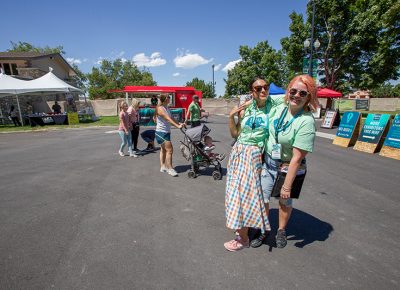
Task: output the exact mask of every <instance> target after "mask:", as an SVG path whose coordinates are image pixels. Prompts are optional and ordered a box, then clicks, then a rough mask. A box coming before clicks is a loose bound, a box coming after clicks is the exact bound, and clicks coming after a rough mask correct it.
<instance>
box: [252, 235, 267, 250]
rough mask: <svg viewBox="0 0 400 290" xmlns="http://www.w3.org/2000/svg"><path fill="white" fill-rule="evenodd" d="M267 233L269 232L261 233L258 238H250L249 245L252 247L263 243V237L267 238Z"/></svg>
mask: <svg viewBox="0 0 400 290" xmlns="http://www.w3.org/2000/svg"><path fill="white" fill-rule="evenodd" d="M268 233H269V232H265V233H263V234H261V235H260V236H259V237H258V238H256V239H254V240H252V241H251V243H250V246H251V247H252V248H258V247H260V246H261V245H262V244H263V243H264V241H265V239H266V238H267V235H268Z"/></svg>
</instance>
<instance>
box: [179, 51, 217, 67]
mask: <svg viewBox="0 0 400 290" xmlns="http://www.w3.org/2000/svg"><path fill="white" fill-rule="evenodd" d="M212 61H213V59H212V58H211V59H205V58H204V57H202V56H201V55H199V54H197V53H185V54H184V55H183V54H180V55H178V56H177V57H175V59H174V63H175V66H176V67H181V68H184V69H190V68H195V67H198V66H200V65H204V64H207V63H210V62H212Z"/></svg>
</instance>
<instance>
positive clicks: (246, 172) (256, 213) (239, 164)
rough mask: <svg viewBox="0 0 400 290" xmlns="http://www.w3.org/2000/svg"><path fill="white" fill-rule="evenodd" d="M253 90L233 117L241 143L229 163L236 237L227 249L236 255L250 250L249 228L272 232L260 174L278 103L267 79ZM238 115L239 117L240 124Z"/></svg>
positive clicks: (230, 216) (230, 218) (229, 222)
mask: <svg viewBox="0 0 400 290" xmlns="http://www.w3.org/2000/svg"><path fill="white" fill-rule="evenodd" d="M249 89H250V91H251V95H252V99H251V100H250V101H248V102H246V103H244V104H241V105H240V106H238V107H235V108H233V109H232V111H231V112H230V114H229V129H230V133H231V135H232V137H233V138H237V141H236V143H235V145H234V146H233V148H232V151H231V154H230V158H229V161H228V172H227V181H226V192H225V215H226V226H227V227H228V228H230V229H233V230H235V232H236V238H235V239H233V240H231V241H229V242H226V243H225V244H224V246H225V248H226V249H227V250H228V251H232V252H234V251H238V250H241V249H243V248H248V247H249V237H248V228H249V227H252V228H258V229H261V231H262V232H265V231H269V230H270V226H269V222H268V216H267V212H266V210H265V208H264V199H263V193H262V189H261V180H260V173H261V167H262V152H263V150H264V147H265V146H264V145H265V141H266V140H267V136H268V113H269V111H270V110H271V108H272V107H274V106H276V105H277V104H275V103H274V101H273V100H272V99H271V98H270V97H269V96H268V94H269V85H268V84H267V82H266V81H265V80H264V79H263V78H261V77H257V78H254V79H253V80H252V81H251V82H250V85H249ZM281 102H282V101H281ZM243 112H244V114H242V113H243ZM235 115H238V122H237V123H235Z"/></svg>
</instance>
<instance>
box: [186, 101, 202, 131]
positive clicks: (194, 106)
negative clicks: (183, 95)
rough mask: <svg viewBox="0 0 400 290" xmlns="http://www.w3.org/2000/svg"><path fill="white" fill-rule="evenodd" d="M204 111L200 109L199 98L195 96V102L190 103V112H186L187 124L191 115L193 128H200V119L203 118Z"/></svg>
mask: <svg viewBox="0 0 400 290" xmlns="http://www.w3.org/2000/svg"><path fill="white" fill-rule="evenodd" d="M203 111H204V110H203V109H202V108H200V104H199V96H197V95H194V96H193V101H192V102H191V103H190V105H189V107H188V110H187V112H186V121H185V123H186V122H187V121H188V120H189V115H190V124H191V126H192V128H194V127H197V126H200V124H201V123H200V118H201V112H203Z"/></svg>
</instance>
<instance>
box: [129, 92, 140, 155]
mask: <svg viewBox="0 0 400 290" xmlns="http://www.w3.org/2000/svg"><path fill="white" fill-rule="evenodd" d="M139 105H140V102H139V101H138V100H137V99H133V100H132V105H131V106H130V107H129V108H128V114H129V117H130V122H131V135H132V145H133V152H134V153H135V154H137V153H138V151H139V150H138V148H137V145H138V138H139V131H140V126H139Z"/></svg>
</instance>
